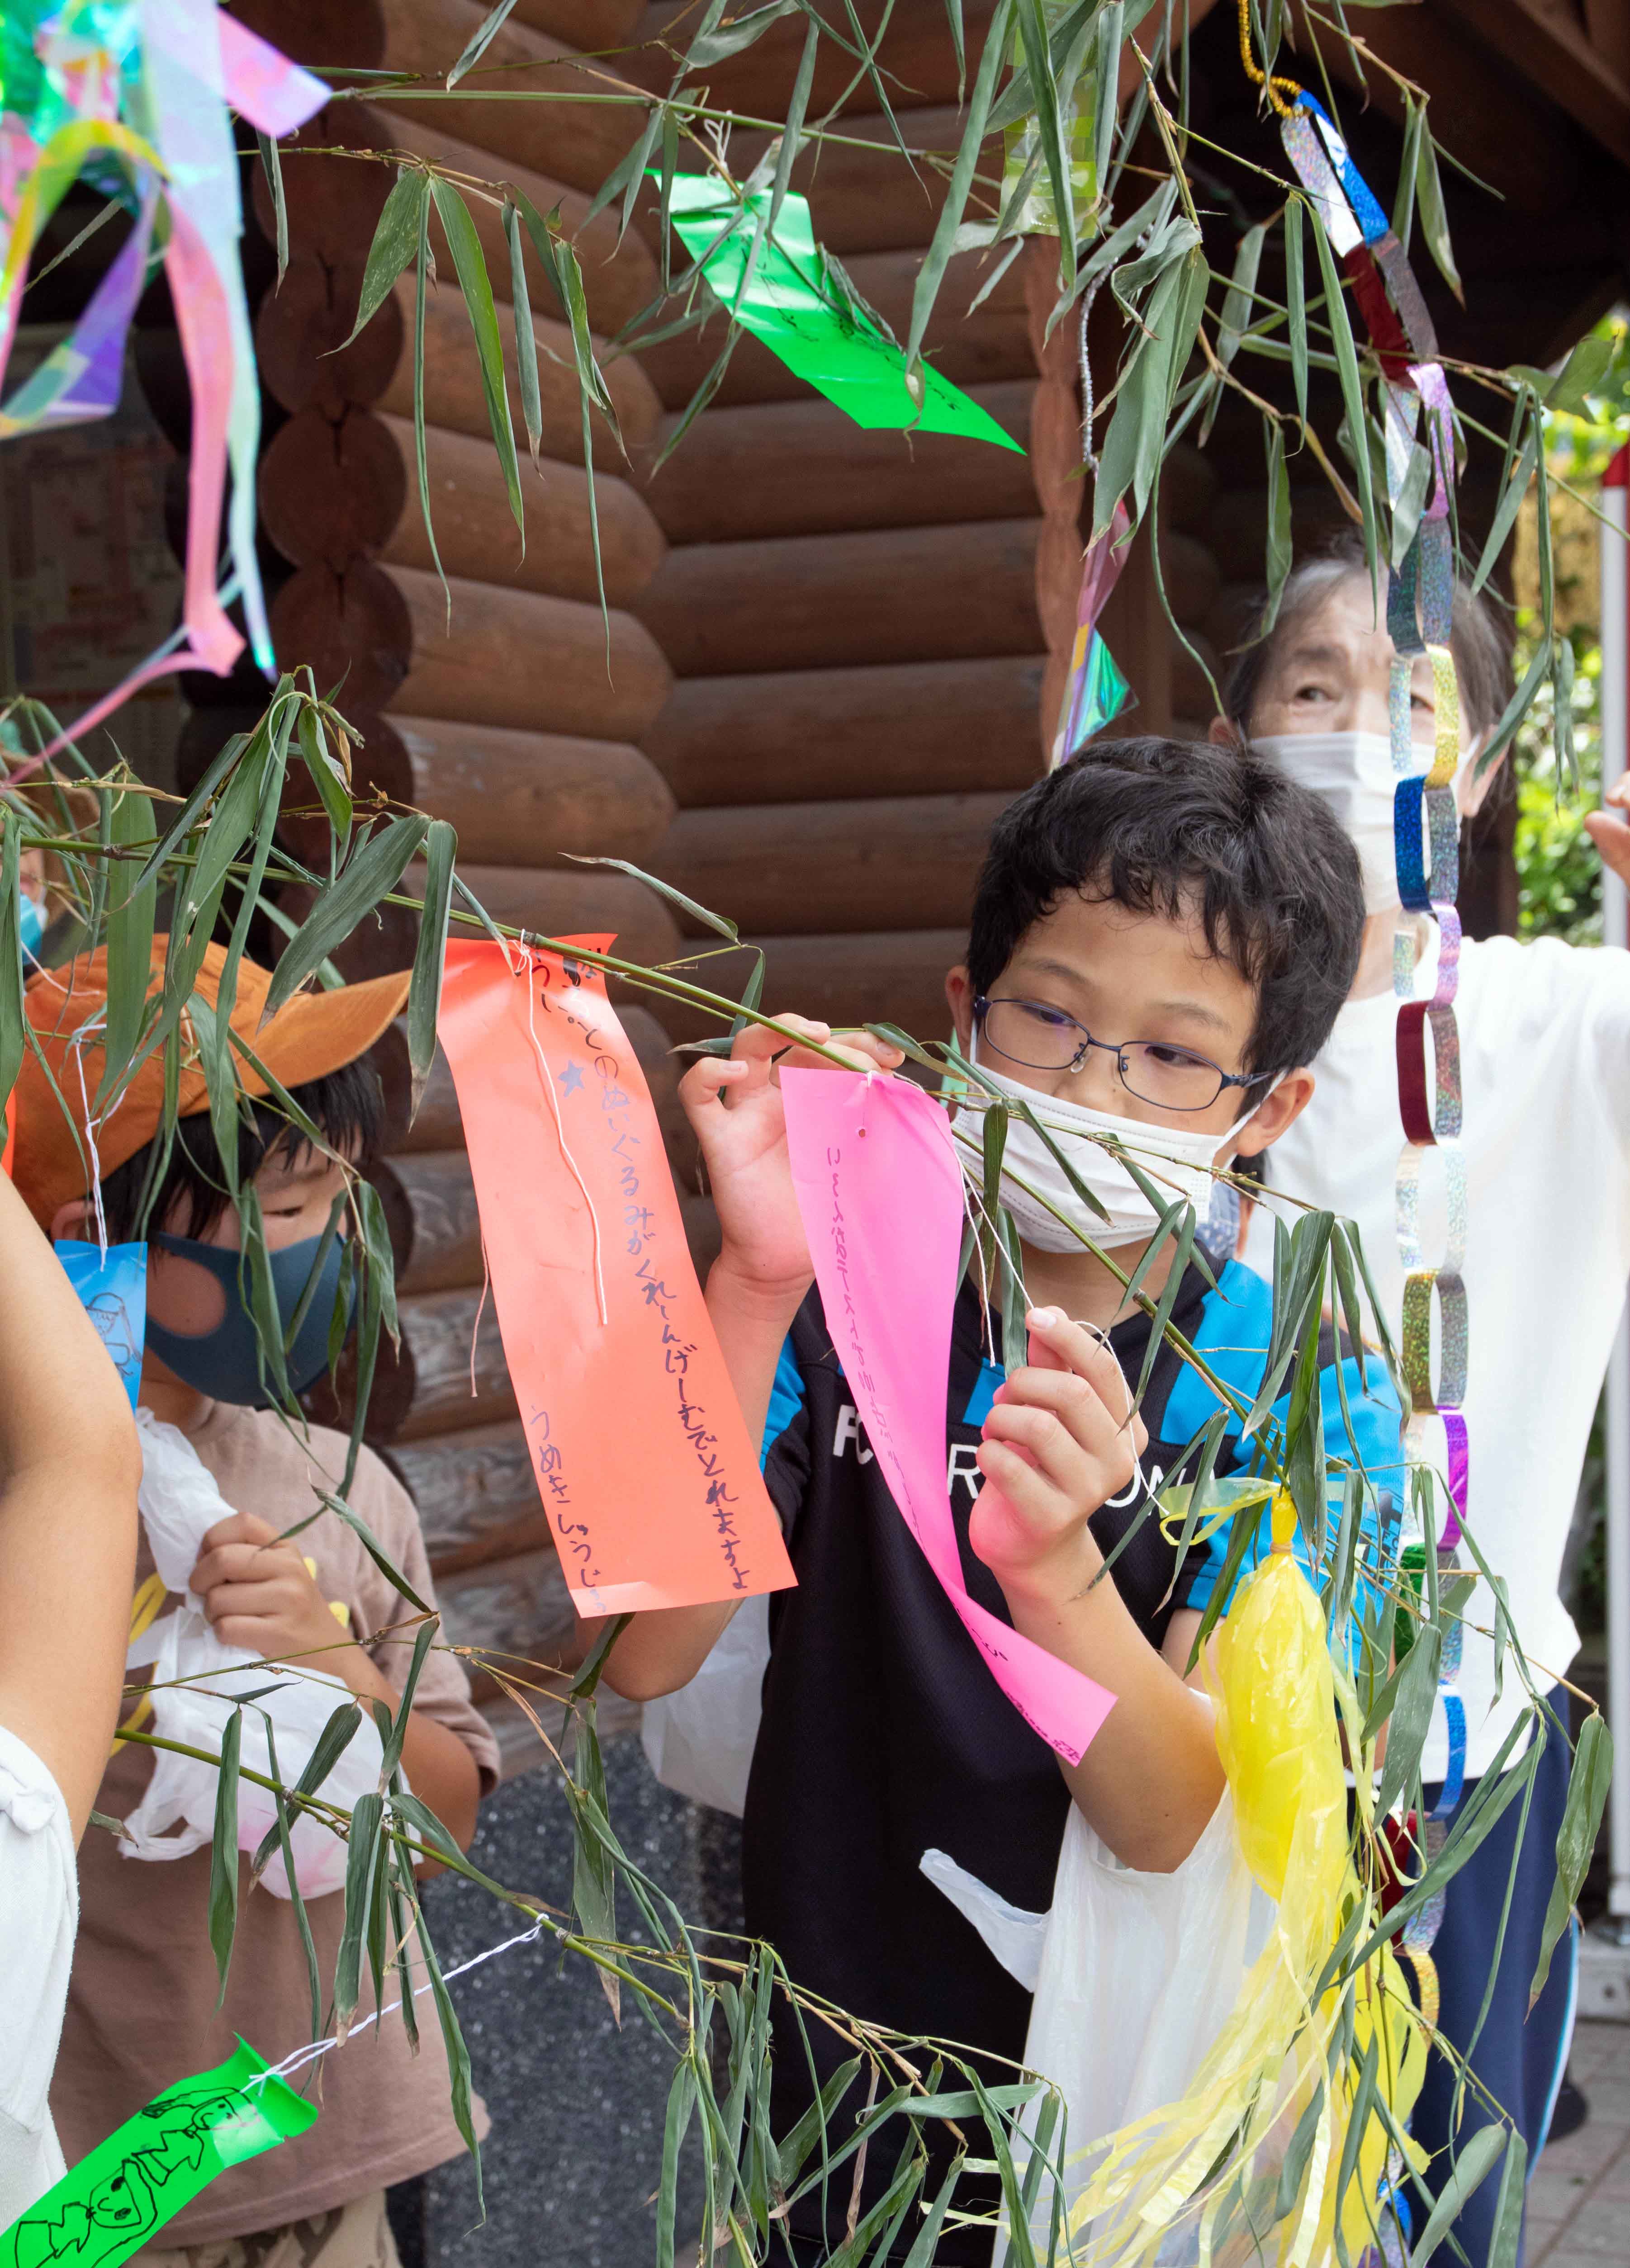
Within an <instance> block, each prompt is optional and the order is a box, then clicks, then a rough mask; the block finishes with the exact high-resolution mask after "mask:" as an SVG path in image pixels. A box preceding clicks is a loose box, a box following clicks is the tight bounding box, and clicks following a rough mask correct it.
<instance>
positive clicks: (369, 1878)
mask: <svg viewBox="0 0 1630 2268" xmlns="http://www.w3.org/2000/svg"><path fill="white" fill-rule="evenodd" d="M384 1811H385V1799H384V1797H383V1796H381V1795H361V1796H358V1799H357V1802H356V1806H355V1808H354V1809H353V1810H352V1812H351V1815H350V1850H349V1851H348V1852H347V1853H346V1859H345V1920H344V1926H343V1928H342V1930H341V1933H340V1949H339V1952H338V1954H337V1955H336V1958H335V1964H334V2029H335V2035H336V2037H337V2038H338V2039H341V2040H343V2039H344V2037H345V2036H346V2034H347V2033H348V2032H349V2031H350V2022H351V2018H352V2017H353V2016H354V2015H355V2014H356V2013H357V2002H358V1998H359V1996H360V1993H361V1990H362V1940H363V1933H364V1931H365V1929H366V1927H367V1926H368V1918H369V1915H370V1913H371V1912H372V1906H373V1878H374V1874H375V1872H376V1870H377V1869H378V1867H379V1865H380V1858H381V1852H380V1842H381V1835H380V1828H381V1825H382V1823H383V1818H384Z"/></svg>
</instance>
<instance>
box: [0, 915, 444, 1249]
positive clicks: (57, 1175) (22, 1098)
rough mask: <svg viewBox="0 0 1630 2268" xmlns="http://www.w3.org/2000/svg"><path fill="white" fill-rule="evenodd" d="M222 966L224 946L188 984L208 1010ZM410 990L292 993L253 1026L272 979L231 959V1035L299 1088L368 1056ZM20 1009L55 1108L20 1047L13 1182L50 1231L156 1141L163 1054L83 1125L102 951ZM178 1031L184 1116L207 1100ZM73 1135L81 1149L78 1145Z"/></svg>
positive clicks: (159, 975) (405, 975)
mask: <svg viewBox="0 0 1630 2268" xmlns="http://www.w3.org/2000/svg"><path fill="white" fill-rule="evenodd" d="M168 946H169V939H168V938H167V937H155V938H154V939H153V949H152V966H151V977H150V979H149V983H148V993H147V997H148V998H149V999H150V1000H151V998H153V997H154V995H155V994H156V993H157V992H158V991H159V990H160V989H161V987H162V984H163V979H164V963H165V955H166V951H167V949H168ZM225 961H226V949H225V946H220V945H211V946H210V948H209V950H208V951H207V952H206V954H204V957H203V968H201V969H200V971H199V973H198V977H197V982H196V983H195V986H194V990H195V991H196V992H198V993H200V994H201V995H202V996H203V998H204V999H205V1000H206V1001H207V1002H208V1003H209V1004H210V1005H211V1006H213V1005H214V1004H215V1002H216V999H217V998H218V995H219V991H220V983H221V971H222V969H223V968H224V967H225ZM410 982H411V976H410V973H409V971H408V970H406V969H403V970H402V973H401V974H400V975H399V976H374V977H371V978H369V979H368V981H367V982H366V983H361V984H343V985H340V986H338V987H337V988H336V990H334V991H332V992H323V991H318V990H312V991H308V992H297V993H296V994H295V996H294V998H293V999H291V1000H289V1001H286V1002H285V1003H284V1005H283V1006H282V1007H281V1008H279V1009H278V1011H277V1014H276V1015H275V1016H273V1017H272V1019H271V1020H270V1021H269V1023H268V1024H267V1025H266V1026H265V1027H264V1028H262V1027H261V1015H262V1011H263V1009H264V1007H265V1005H266V995H267V991H268V990H269V987H270V984H271V972H270V971H269V969H265V968H261V967H260V966H259V965H258V963H256V962H255V961H248V960H244V961H240V962H239V964H238V990H237V996H236V998H235V999H234V1001H233V1003H232V1029H233V1031H234V1032H237V1033H238V1034H239V1035H240V1036H241V1037H242V1038H243V1039H244V1040H245V1041H246V1042H247V1044H248V1046H249V1047H251V1048H252V1049H254V1054H255V1055H256V1057H258V1058H259V1060H260V1061H261V1062H262V1064H264V1065H265V1066H266V1069H267V1070H268V1071H269V1072H270V1073H271V1075H272V1077H273V1078H274V1079H276V1080H277V1082H278V1084H279V1085H280V1086H284V1087H293V1086H304V1085H305V1084H306V1081H307V1080H308V1079H323V1078H326V1077H327V1075H328V1073H329V1072H330V1071H339V1070H341V1069H343V1066H344V1065H345V1064H349V1063H355V1062H356V1060H357V1058H358V1056H364V1055H366V1053H367V1051H368V1049H370V1048H371V1047H372V1045H373V1043H374V1042H375V1041H376V1040H378V1039H379V1038H380V1035H382V1033H383V1032H384V1030H385V1028H386V1027H387V1025H388V1024H390V1023H391V1022H392V1021H393V1020H395V1018H396V1017H397V1016H399V1015H400V1014H401V1013H402V1009H403V1007H404V1005H406V1002H407V998H408V987H409V983H410ZM24 1006H25V1010H26V1014H27V1017H28V1021H29V1023H30V1025H31V1026H32V1027H33V1034H34V1037H35V1039H36V1040H37V1041H38V1042H39V1045H40V1050H41V1054H42V1055H43V1056H44V1057H45V1059H46V1062H47V1063H48V1064H49V1065H50V1069H51V1076H52V1078H54V1079H55V1081H56V1085H57V1087H58V1089H59V1090H60V1093H61V1096H62V1100H61V1101H58V1100H57V1096H56V1095H55V1094H53V1093H52V1091H51V1085H50V1080H49V1079H47V1077H46V1075H45V1072H44V1071H43V1070H42V1069H41V1065H40V1064H39V1062H38V1061H37V1060H36V1058H35V1056H34V1053H33V1049H32V1048H30V1049H27V1050H26V1053H25V1054H24V1057H23V1067H22V1070H21V1071H19V1072H18V1080H17V1091H16V1094H15V1095H14V1096H13V1099H12V1101H13V1114H14V1123H15V1126H16V1145H15V1150H14V1152H13V1156H12V1160H11V1177H12V1180H13V1181H14V1182H15V1183H16V1185H17V1189H18V1193H19V1194H20V1196H21V1197H22V1198H23V1201H24V1203H25V1204H26V1205H27V1207H28V1209H29V1211H31V1212H32V1213H33V1217H34V1219H36V1220H37V1221H38V1222H39V1223H40V1224H41V1226H42V1227H43V1228H45V1229H46V1230H47V1231H49V1228H50V1225H51V1221H52V1219H53V1218H54V1217H55V1213H56V1211H57V1209H58V1207H59V1206H61V1205H64V1204H70V1203H71V1202H72V1200H73V1199H74V1198H76V1197H85V1196H86V1195H87V1194H88V1192H89V1189H90V1176H91V1175H92V1174H95V1175H97V1176H98V1177H99V1178H106V1176H107V1175H109V1174H110V1173H112V1172H113V1170H114V1167H115V1166H122V1165H123V1164H124V1162H125V1160H127V1159H129V1158H133V1157H134V1156H135V1155H136V1152H137V1151H138V1150H139V1149H141V1148H142V1147H143V1145H144V1144H145V1143H148V1142H151V1140H152V1138H153V1136H154V1135H155V1134H156V1133H157V1132H158V1130H159V1126H160V1125H161V1123H163V1119H164V1050H163V1049H161V1048H160V1049H155V1050H154V1051H153V1053H152V1054H151V1055H150V1056H149V1057H148V1058H147V1060H146V1061H145V1063H144V1064H142V1066H141V1068H140V1070H139V1071H137V1072H136V1076H135V1077H134V1079H131V1081H130V1083H129V1086H127V1088H126V1089H125V1091H124V1093H123V1094H122V1095H121V1096H120V1098H119V1101H118V1102H117V1103H116V1104H115V1105H114V1108H112V1109H111V1110H110V1111H109V1112H108V1113H107V1116H106V1117H104V1118H101V1119H100V1120H97V1121H95V1122H92V1117H91V1107H92V1104H93V1103H94V1102H95V1100H96V1095H97V1091H98V1089H99V1088H100V1086H101V1083H102V1073H103V1070H104V1067H105V1063H106V1057H105V1053H104V1049H103V1045H102V1035H103V1034H104V1032H105V1030H106V1028H107V948H106V947H105V946H99V947H98V949H97V950H96V951H95V952H94V953H86V954H80V956H79V957H78V958H77V960H74V961H69V962H68V963H67V965H66V966H65V967H64V968H53V969H47V970H44V971H43V972H42V973H41V975H40V976H36V977H35V978H34V979H33V983H31V984H30V985H29V986H28V988H27V990H26V993H25V994H24ZM233 1060H234V1065H235V1068H236V1071H237V1075H238V1080H239V1084H240V1086H241V1087H242V1090H243V1092H244V1093H245V1094H249V1095H260V1094H266V1093H267V1091H268V1090H267V1086H266V1082H265V1080H264V1079H262V1078H261V1077H260V1076H259V1075H258V1073H256V1072H255V1071H254V1070H252V1069H251V1067H250V1066H249V1064H247V1063H246V1062H245V1061H244V1059H243V1057H241V1056H239V1055H236V1054H235V1053H234V1058H233ZM64 1104H65V1105H66V1106H67V1111H68V1116H64V1115H63V1105H64ZM180 1106H181V1116H182V1117H183V1118H191V1117H195V1116H196V1115H197V1114H198V1113H199V1112H200V1111H203V1110H207V1109H208V1108H209V1107H210V1098H209V1090H208V1088H207V1086H206V1085H205V1081H204V1075H203V1065H202V1064H201V1062H200V1060H199V1042H198V1038H197V1035H196V1033H195V1030H194V1028H193V1024H192V1020H191V1018H190V1017H189V1016H188V1015H187V1014H185V1013H183V1015H182V1017H181V1089H180ZM69 1117H71V1119H72V1121H73V1124H72V1125H71V1126H70V1123H69ZM76 1132H77V1135H78V1138H79V1145H82V1147H81V1146H77V1145H76V1144H75V1140H74V1136H75V1133H76ZM87 1161H89V1162H88V1163H87Z"/></svg>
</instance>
